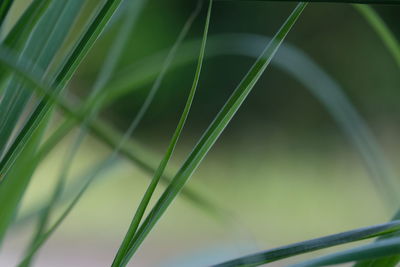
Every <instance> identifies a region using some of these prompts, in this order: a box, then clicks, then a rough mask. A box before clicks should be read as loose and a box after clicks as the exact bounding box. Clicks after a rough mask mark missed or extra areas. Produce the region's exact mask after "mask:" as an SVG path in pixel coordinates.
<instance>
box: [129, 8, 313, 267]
mask: <svg viewBox="0 0 400 267" xmlns="http://www.w3.org/2000/svg"><path fill="white" fill-rule="evenodd" d="M306 5H307V4H306V3H300V4H298V5H297V7H296V8H295V10H294V11H293V13H292V14H291V15H290V16H289V17H288V19H287V20H286V22H285V23H284V24H283V26H282V27H281V29H280V30H279V31H278V33H277V34H276V35H275V37H274V38H273V39H272V41H271V42H270V44H269V45H268V46H267V47H266V48H265V50H264V51H263V53H262V54H261V56H260V57H259V58H258V60H257V61H256V62H255V63H254V65H253V66H252V68H251V69H250V71H249V72H248V74H247V75H246V76H245V77H244V79H243V80H242V82H241V83H240V84H239V86H238V87H237V88H236V90H235V91H234V92H233V94H232V95H231V97H230V98H229V99H228V101H227V102H226V104H225V105H224V107H223V108H222V109H221V111H220V112H219V114H218V115H217V117H216V118H215V119H214V121H213V122H212V123H211V125H210V127H209V128H208V129H207V131H206V132H205V133H204V135H203V137H202V138H201V139H200V141H199V143H198V144H197V145H196V146H195V148H194V150H193V151H192V153H191V154H190V155H189V157H188V158H187V160H186V161H185V163H184V164H183V166H182V167H181V169H180V170H179V171H178V173H177V174H176V176H175V177H174V179H173V180H172V182H171V184H170V185H169V186H168V187H167V189H166V190H165V191H164V193H163V194H162V196H161V197H160V199H159V200H158V201H157V203H156V204H155V206H154V208H153V209H152V211H151V212H150V213H149V215H148V216H147V218H146V219H145V221H144V222H143V224H142V225H141V226H140V228H139V229H138V231H137V233H136V235H135V237H134V239H133V241H132V245H131V247H130V249H129V252H128V254H127V256H126V257H125V258H124V261H123V262H122V266H125V265H126V264H127V263H128V261H129V260H130V258H131V257H132V255H133V254H134V253H135V251H136V250H137V249H138V247H139V245H140V244H141V243H142V242H143V240H144V239H145V237H146V236H147V235H148V233H149V232H150V231H151V229H152V228H153V227H154V225H155V224H156V223H157V221H158V220H159V219H160V217H161V216H162V215H163V214H164V212H165V211H166V209H167V208H168V206H169V205H170V204H171V203H172V201H173V200H174V199H175V197H176V196H177V195H178V193H179V192H180V190H181V189H182V188H183V186H184V185H185V183H186V182H187V180H188V179H189V178H190V176H191V175H192V174H193V172H194V171H195V169H196V168H197V167H198V165H199V164H200V162H201V161H202V160H203V158H204V157H205V155H206V154H207V152H208V151H209V150H210V149H211V147H212V146H213V144H214V143H215V142H216V140H217V139H218V137H219V136H220V134H221V133H222V132H223V130H224V129H225V127H226V126H227V125H228V123H229V121H230V120H231V119H232V118H233V116H234V115H235V113H236V111H237V110H238V109H239V107H240V106H241V104H242V103H243V101H244V100H245V99H246V96H247V95H248V94H249V93H250V91H251V90H252V89H253V87H254V85H255V84H256V82H257V81H258V79H259V78H260V76H261V75H262V73H263V72H264V70H265V69H266V68H267V66H268V65H269V63H270V62H271V59H272V58H273V56H274V55H275V53H276V52H277V50H278V48H279V47H280V45H281V43H282V42H283V40H284V38H285V37H286V35H287V34H288V32H289V31H290V29H291V28H292V26H293V25H294V24H295V22H296V21H297V19H298V17H299V16H300V14H301V13H302V11H303V9H304V8H305V7H306Z"/></svg>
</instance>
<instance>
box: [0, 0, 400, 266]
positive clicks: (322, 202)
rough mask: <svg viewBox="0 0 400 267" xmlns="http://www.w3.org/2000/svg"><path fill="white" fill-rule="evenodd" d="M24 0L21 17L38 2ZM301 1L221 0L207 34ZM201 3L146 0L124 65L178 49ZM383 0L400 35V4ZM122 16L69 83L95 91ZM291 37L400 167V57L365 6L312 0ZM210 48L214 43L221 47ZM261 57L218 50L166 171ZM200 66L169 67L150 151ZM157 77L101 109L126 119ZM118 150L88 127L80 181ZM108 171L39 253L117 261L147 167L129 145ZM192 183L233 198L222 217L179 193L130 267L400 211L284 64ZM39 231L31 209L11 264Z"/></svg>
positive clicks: (219, 198) (209, 254)
mask: <svg viewBox="0 0 400 267" xmlns="http://www.w3.org/2000/svg"><path fill="white" fill-rule="evenodd" d="M19 2H20V4H19V6H17V7H15V10H14V13H15V17H17V16H18V14H20V12H21V11H22V10H23V8H24V7H25V6H26V4H27V3H28V1H19ZM95 4H96V1H94V0H90V1H88V10H90V8H89V7H90V6H91V5H95ZM294 5H295V4H294V3H279V2H262V1H216V2H215V3H214V8H213V11H212V19H211V24H210V31H209V34H210V36H220V35H221V34H226V33H238V34H253V35H257V36H267V37H271V36H273V35H274V33H275V32H276V31H277V30H278V28H279V27H280V25H281V24H282V23H283V22H284V20H285V18H286V17H287V16H288V14H289V13H290V11H291V10H292V9H293V7H294ZM194 6H195V1H185V0H170V1H155V0H148V1H146V4H145V5H144V8H143V10H142V11H141V13H140V16H139V18H138V21H137V24H136V26H135V29H134V31H133V32H132V33H131V36H130V42H129V45H128V46H127V49H126V51H125V53H124V56H123V58H122V60H121V62H120V67H119V70H121V72H123V71H124V70H130V69H129V68H130V66H132V65H134V64H136V65H135V66H136V70H140V68H141V66H142V65H141V64H142V63H141V62H145V60H146V58H148V57H150V56H152V55H154V54H156V53H158V52H160V51H164V50H165V49H168V48H170V47H171V45H172V44H173V43H174V41H175V39H176V38H177V35H178V34H179V32H180V30H181V29H182V27H183V24H184V23H185V20H186V19H187V17H188V16H189V15H190V13H191V12H192V10H193V9H194ZM374 8H375V9H376V10H377V11H378V12H379V14H381V15H382V17H383V18H384V20H385V22H386V23H387V24H388V26H389V27H390V29H391V30H392V31H393V32H394V33H395V35H396V36H397V37H399V38H400V27H399V25H400V8H399V7H393V6H379V7H374ZM87 12H89V11H87ZM204 19H205V10H203V12H202V13H201V14H200V16H199V17H198V18H197V19H196V22H195V24H194V26H193V27H192V29H191V30H190V34H189V36H188V38H187V41H190V40H195V39H199V38H200V37H201V34H202V30H203V26H204ZM9 23H10V24H11V23H12V20H10V21H9ZM78 26H79V24H78V25H77V27H78ZM118 26H119V21H118V20H116V21H115V23H114V24H113V25H112V26H110V27H109V29H108V30H107V31H106V33H105V34H104V36H103V37H102V38H101V39H100V40H99V41H98V42H97V43H96V45H95V47H94V48H93V50H92V51H91V52H90V54H89V55H88V57H87V59H86V60H85V62H84V64H82V66H81V67H80V69H79V72H78V74H77V75H76V77H75V78H74V80H73V81H72V82H71V86H70V90H71V94H73V95H76V96H78V97H81V98H83V97H86V95H87V94H88V93H89V92H90V90H89V89H90V88H91V86H92V85H93V82H94V80H95V78H96V75H97V74H98V71H99V66H101V64H102V62H103V60H104V57H105V55H106V53H107V51H108V49H109V47H110V45H111V43H112V42H113V40H114V39H113V38H114V36H115V33H116V29H117V27H118ZM285 43H286V44H291V45H294V46H295V47H297V48H298V49H300V50H301V51H303V52H304V53H305V54H307V55H308V56H309V57H310V58H312V59H313V60H314V61H315V62H316V63H317V64H318V65H319V66H320V67H321V68H322V69H323V70H324V71H326V72H327V73H328V74H329V75H330V76H331V77H332V78H333V79H334V80H335V81H336V82H337V83H338V84H340V85H341V87H342V88H343V90H344V93H345V94H346V95H347V96H348V98H349V99H350V100H351V102H352V103H353V104H354V106H355V107H356V108H357V110H358V112H359V113H360V114H361V115H362V116H363V118H364V119H365V120H366V122H367V124H368V126H369V127H370V128H371V129H372V132H373V133H374V135H375V137H376V139H377V140H378V143H379V144H380V145H381V146H382V148H383V151H384V153H385V156H386V158H387V164H388V165H390V166H391V167H392V168H393V170H394V173H395V175H396V178H398V174H399V173H400V167H399V166H400V160H399V159H400V154H399V151H400V143H399V141H398V136H399V135H398V133H399V131H400V128H399V123H400V116H399V114H400V105H399V97H400V90H399V89H400V75H399V67H398V66H397V65H396V62H395V61H394V60H393V58H392V57H391V55H390V53H389V52H388V50H387V49H386V47H385V46H384V44H383V43H382V41H381V39H380V38H379V37H378V36H377V34H376V33H375V32H374V31H373V29H372V28H371V27H370V26H369V25H368V23H367V22H366V21H365V19H364V18H362V17H361V16H360V14H359V13H358V12H357V11H356V10H355V9H354V8H353V7H352V6H351V5H347V4H325V3H321V4H310V5H309V6H308V7H307V8H306V10H305V12H304V13H303V14H302V16H301V18H300V19H299V21H298V23H297V24H296V25H295V27H294V28H293V30H292V31H291V32H290V34H289V36H288V37H287V39H286V42H285ZM210 49H211V48H210ZM210 49H207V51H206V53H207V54H208V53H210V54H212V52H213V51H211V50H210ZM252 62H254V58H249V57H245V56H238V55H236V56H235V55H220V56H213V57H207V59H206V60H205V64H204V66H203V72H202V75H201V79H200V83H199V88H198V93H197V96H196V98H195V103H194V106H193V109H192V111H191V114H190V117H189V120H188V123H187V127H186V128H185V131H184V135H183V138H182V139H181V141H180V143H179V146H178V149H177V151H176V153H175V154H174V158H173V160H172V162H171V164H170V166H169V168H168V173H170V174H174V173H175V172H176V171H177V169H178V168H179V166H180V164H181V163H182V161H183V160H184V159H185V157H186V156H187V154H188V153H189V152H190V151H191V148H192V147H193V145H194V144H195V143H196V142H197V140H198V139H199V137H200V136H201V134H202V133H203V131H204V130H205V129H206V128H207V126H208V125H209V123H210V122H211V121H212V119H213V117H214V116H215V115H216V113H217V112H218V110H219V109H220V108H221V107H222V105H223V103H224V101H225V100H226V99H227V98H228V97H229V95H230V93H231V92H232V91H233V90H234V88H235V86H236V85H237V84H238V83H239V82H240V80H241V79H242V77H243V76H244V75H245V74H246V72H247V70H248V69H249V68H250V66H251V64H252ZM160 64H161V63H160ZM194 71H195V62H191V63H188V64H184V65H181V66H179V67H177V68H174V69H171V70H170V71H169V72H168V74H167V76H166V78H165V80H164V82H163V83H162V86H161V88H160V91H159V92H158V93H157V95H156V98H155V100H154V102H153V104H152V105H151V107H150V110H149V112H148V113H147V115H146V116H145V117H144V119H143V121H142V123H141V124H140V127H139V128H138V129H137V131H136V132H135V133H134V137H133V138H134V139H135V140H136V141H137V142H138V143H140V145H141V146H142V147H144V148H146V149H147V150H148V151H149V152H150V155H149V156H150V157H151V158H152V159H153V161H154V162H155V164H156V163H157V162H158V160H160V159H161V156H162V154H163V152H164V151H165V149H166V145H167V143H168V140H169V138H170V137H171V135H172V133H173V130H174V128H175V126H176V123H177V120H178V119H179V115H180V112H181V111H182V108H183V106H184V103H185V98H186V97H187V93H188V91H189V89H190V86H191V83H192V79H193V75H194ZM151 82H152V81H151V80H150V81H149V82H147V83H144V84H143V85H142V86H140V88H138V89H137V90H134V91H132V92H131V93H130V94H128V95H126V96H124V97H123V98H121V99H119V100H118V101H116V102H115V103H114V104H112V105H110V106H109V107H108V108H107V109H105V110H104V111H103V112H102V114H101V116H102V117H103V118H104V119H106V120H107V121H108V122H109V123H110V124H112V125H113V126H115V127H116V128H118V129H120V130H121V131H124V130H125V129H126V128H127V126H128V125H129V123H130V121H131V120H132V119H133V118H134V116H135V115H136V113H137V111H138V109H139V108H140V106H141V104H142V103H143V101H144V99H145V97H146V95H147V93H148V91H149V89H150V87H151ZM58 119H59V120H61V119H62V116H61V115H60V116H59V117H58ZM56 123H57V121H56V122H55V124H56ZM74 134H76V133H73V134H71V135H70V136H69V137H68V138H67V139H66V140H65V142H63V144H61V145H60V146H59V147H57V148H56V149H55V151H54V152H53V153H52V154H51V155H50V156H49V157H48V159H47V160H46V162H45V163H44V164H43V165H42V166H41V168H40V170H39V171H38V172H37V173H36V174H35V178H34V180H33V183H32V184H31V186H30V188H29V195H28V196H27V197H26V199H24V205H23V207H22V210H21V214H22V215H23V214H25V212H29V211H30V210H31V209H32V207H35V206H36V205H37V204H38V203H40V201H42V200H44V199H46V197H47V196H48V192H49V189H50V188H52V185H53V184H54V181H55V180H56V178H57V174H58V173H59V170H60V163H61V162H62V161H63V160H64V159H65V155H66V152H67V148H68V146H70V144H71V141H72V140H73V137H74ZM109 153H111V151H110V150H109V149H108V148H106V147H104V146H103V145H102V144H101V143H99V142H98V141H96V140H95V139H94V138H92V137H91V136H89V137H88V138H86V141H85V143H84V145H83V146H82V147H81V148H80V153H79V155H78V156H77V158H76V159H75V161H74V168H73V171H72V173H71V175H70V177H69V179H70V181H71V184H72V183H73V181H76V180H77V179H79V177H81V175H82V174H83V173H84V172H85V170H86V169H87V168H90V166H92V165H93V164H95V163H96V162H98V161H99V160H100V159H101V158H102V157H104V156H106V155H107V154H109ZM101 176H102V177H100V179H98V181H97V182H96V183H95V184H93V186H92V187H91V188H90V190H89V192H88V193H87V194H86V195H85V196H84V197H83V199H82V200H81V202H80V204H79V205H78V207H77V208H76V209H75V210H74V211H73V212H72V214H71V215H70V216H69V217H68V218H67V219H66V221H65V222H64V223H63V225H62V227H61V228H60V229H59V231H57V233H56V234H55V235H54V236H53V238H51V240H50V241H49V242H48V243H47V244H46V245H45V246H44V247H43V249H42V252H41V253H40V256H39V257H38V259H37V266H108V265H109V264H110V263H111V261H112V258H113V256H114V254H115V252H116V249H117V248H118V246H119V243H120V242H121V240H122V238H123V235H124V234H125V231H126V229H127V227H128V225H129V222H130V220H131V218H132V215H133V213H134V211H135V209H136V207H137V205H138V201H139V199H140V197H141V195H142V194H143V192H144V190H145V188H146V186H147V183H148V181H149V179H148V178H149V175H148V174H147V173H144V172H143V171H142V170H141V169H140V168H138V167H136V166H134V165H132V164H131V163H129V162H128V161H127V160H125V159H123V158H121V159H120V160H118V162H117V163H116V164H115V165H113V166H112V167H110V168H108V169H107V171H105V172H104V173H102V175H101ZM188 185H189V186H190V187H191V188H193V189H194V190H195V191H196V192H198V193H199V194H201V195H202V196H205V197H207V199H208V200H209V201H210V202H211V203H215V205H217V206H218V207H220V208H222V209H223V210H224V211H225V212H226V217H225V219H224V220H221V219H220V218H215V217H213V216H210V215H209V214H207V213H205V212H204V211H202V210H200V209H199V208H198V207H196V206H195V205H193V204H191V203H190V202H189V201H187V200H185V199H184V198H178V199H177V200H176V201H175V202H174V204H173V205H172V206H171V208H170V209H169V210H168V212H167V213H166V215H165V216H164V217H163V218H162V219H161V221H160V222H159V223H158V225H157V227H156V228H155V229H154V231H153V232H152V233H151V234H150V235H149V238H148V239H147V240H146V241H145V242H144V244H143V246H142V248H141V249H140V250H139V251H138V253H137V256H136V258H134V260H133V261H132V263H131V266H204V265H209V264H211V263H217V262H219V261H221V260H225V259H229V258H232V257H235V256H240V255H243V254H246V253H249V252H255V251H258V250H261V249H268V248H272V247H275V246H279V245H284V244H287V243H292V242H296V241H301V240H304V239H309V238H314V237H318V236H321V235H327V234H331V233H335V232H338V231H344V230H349V229H352V228H358V227H362V226H367V225H371V224H376V223H383V222H385V221H387V220H389V219H390V217H391V216H392V214H393V213H394V211H395V210H394V209H393V206H389V205H387V204H386V203H385V201H384V196H382V194H381V193H380V192H379V191H378V190H376V188H375V186H374V184H373V183H372V182H371V179H370V177H369V173H368V172H367V170H366V168H365V165H364V163H363V161H362V159H361V158H360V155H359V154H358V152H357V151H356V149H355V148H354V147H353V146H352V145H351V143H350V141H349V140H348V138H347V137H346V136H345V135H344V134H343V131H342V130H341V128H340V127H339V126H338V125H337V124H336V122H335V121H334V120H333V119H332V116H331V115H330V113H329V112H328V111H327V110H326V108H325V107H324V105H323V104H321V102H320V101H318V99H316V98H315V96H314V95H313V94H312V93H310V91H309V90H308V89H307V88H305V87H304V86H303V85H301V84H300V83H299V82H298V81H296V80H295V79H294V78H293V77H291V76H290V75H288V74H287V73H286V72H283V71H282V70H281V69H279V68H277V67H276V66H274V65H271V66H270V67H269V68H268V69H267V71H266V72H265V74H264V75H263V76H262V78H261V79H260V81H259V82H258V83H257V85H256V86H255V88H254V90H253V92H252V93H251V94H250V96H249V97H248V99H247V100H246V102H245V103H244V105H243V106H242V108H241V109H240V110H239V112H238V113H237V115H236V116H235V118H234V119H233V120H232V122H231V123H230V125H229V126H228V127H227V129H226V130H225V132H224V134H223V135H222V136H221V137H220V139H219V141H218V142H217V143H216V145H215V146H214V148H213V149H212V150H211V151H210V153H209V155H208V156H207V157H206V159H205V160H204V162H203V163H202V164H201V166H200V168H199V169H198V170H197V171H196V173H195V175H194V176H193V177H192V179H191V180H190V182H189V184H188ZM161 188H162V186H161ZM160 191H161V189H160ZM31 230H32V221H30V222H28V223H24V224H21V225H20V226H18V227H15V228H14V229H13V231H12V232H11V233H10V234H9V238H8V239H7V242H6V244H5V246H4V248H3V249H2V252H1V254H0V266H12V265H13V264H14V263H15V260H16V259H18V258H19V255H20V253H21V252H22V251H23V248H24V244H25V242H26V240H28V239H29V234H30V232H31ZM328 251H329V250H328ZM324 252H327V251H326V250H325V251H322V252H318V253H316V254H320V253H324ZM312 255H314V254H312ZM309 256H310V254H309V255H306V256H300V257H296V258H293V259H290V260H288V261H283V262H278V263H277V264H275V265H273V266H283V265H285V264H287V263H288V262H293V261H297V260H299V259H302V258H306V257H309Z"/></svg>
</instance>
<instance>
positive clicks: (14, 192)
mask: <svg viewBox="0 0 400 267" xmlns="http://www.w3.org/2000/svg"><path fill="white" fill-rule="evenodd" d="M46 122H47V120H43V121H42V124H40V125H39V127H38V128H37V130H36V131H35V132H34V133H33V135H32V138H31V139H29V141H28V143H27V145H26V146H25V148H24V150H23V151H22V152H21V156H20V157H19V158H18V161H17V162H16V163H15V167H14V168H12V169H11V171H10V172H9V173H7V174H6V175H5V176H4V177H3V182H2V183H1V184H0V202H1V203H2V207H1V209H0V218H1V220H0V245H1V243H2V241H3V240H4V237H5V234H6V232H7V230H8V228H9V225H10V224H11V222H12V221H13V220H14V218H15V216H16V213H17V208H16V207H18V204H19V202H20V200H21V198H22V196H23V193H24V192H25V189H26V188H27V186H28V183H29V180H30V178H31V176H32V174H33V172H34V169H35V164H34V163H35V162H34V160H33V161H32V158H34V154H35V152H36V150H37V147H38V145H39V143H40V141H41V138H42V135H43V132H44V130H45V128H46Z"/></svg>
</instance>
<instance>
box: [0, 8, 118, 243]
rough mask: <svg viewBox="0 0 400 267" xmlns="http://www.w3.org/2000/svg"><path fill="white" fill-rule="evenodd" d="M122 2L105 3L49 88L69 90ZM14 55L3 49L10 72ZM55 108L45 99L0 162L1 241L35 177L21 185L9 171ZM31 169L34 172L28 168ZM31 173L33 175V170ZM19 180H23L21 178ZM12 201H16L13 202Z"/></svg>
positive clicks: (25, 71) (58, 90)
mask: <svg viewBox="0 0 400 267" xmlns="http://www.w3.org/2000/svg"><path fill="white" fill-rule="evenodd" d="M119 3H120V1H118V0H108V1H106V2H105V3H104V5H103V7H102V9H101V10H100V11H99V13H98V14H97V16H96V17H95V19H94V20H93V21H92V23H91V24H90V25H89V27H88V29H87V30H86V32H85V33H84V34H83V36H82V38H81V39H80V41H79V42H78V44H77V46H76V47H75V48H74V49H73V51H72V53H71V54H70V55H69V57H68V59H67V60H66V62H65V64H64V65H63V67H62V68H61V70H60V72H59V73H58V75H57V76H56V77H55V79H54V81H53V82H52V84H51V86H49V88H55V93H59V92H60V91H61V90H62V89H63V88H64V87H65V85H66V83H67V82H68V81H69V79H70V78H71V76H72V74H73V73H74V71H75V70H76V68H77V67H78V65H79V63H80V62H81V61H82V59H83V57H84V56H85V54H86V53H87V52H88V50H89V49H90V47H91V46H92V45H93V43H94V42H95V40H96V39H97V37H98V36H99V35H100V33H101V31H102V30H103V28H104V26H105V25H106V23H107V21H108V20H109V19H110V17H111V15H112V14H113V12H114V11H115V9H116V8H117V7H118V5H119ZM13 55H14V53H13V52H12V51H11V50H9V49H7V48H6V47H3V49H2V53H1V57H2V59H3V60H2V63H3V65H4V66H3V67H6V68H8V69H9V70H10V69H12V67H11V66H13V65H15V64H17V65H18V64H20V59H19V57H17V56H13ZM17 59H18V60H17ZM20 65H22V64H20ZM33 66H34V65H33V64H28V65H26V66H24V67H23V68H22V69H23V71H22V72H19V75H22V76H24V77H26V76H29V75H27V73H29V71H30V70H31V69H33V68H34V67H33ZM13 71H15V69H13ZM43 77H44V75H41V76H39V78H37V79H36V80H38V81H40V80H41V79H42V78H43ZM33 85H34V86H36V84H35V83H33ZM51 108H52V103H50V102H48V101H47V98H43V99H42V100H41V102H40V103H39V105H38V106H37V108H36V109H35V111H34V112H33V114H32V115H31V117H30V118H29V119H28V121H27V123H26V124H25V125H24V127H23V128H22V130H21V131H20V132H19V134H18V136H17V138H16V139H15V140H14V142H13V143H12V145H11V146H10V149H9V150H8V151H7V153H6V154H5V156H4V157H3V158H2V160H1V162H0V173H1V174H2V176H3V178H2V182H1V186H2V194H3V196H2V197H4V198H5V201H2V203H7V204H6V206H7V208H4V209H2V212H3V214H2V216H1V218H2V225H1V227H0V228H1V229H0V240H2V239H3V238H4V234H5V232H6V230H7V228H8V225H9V224H10V222H11V219H12V218H13V216H14V214H15V212H16V210H17V207H18V204H19V202H20V199H21V197H22V194H23V193H22V192H24V190H25V188H26V186H27V184H28V182H29V177H30V176H31V173H30V172H29V173H26V174H24V176H23V177H24V178H25V179H22V180H21V181H20V182H18V183H17V181H14V180H19V179H9V178H10V176H9V172H10V173H11V174H12V173H14V170H13V169H14V168H15V166H16V165H15V164H18V162H19V161H20V159H19V155H20V154H21V153H23V152H24V151H25V149H27V150H28V151H30V150H31V149H28V148H25V147H26V145H27V144H28V143H30V142H31V141H30V140H31V137H32V136H33V135H34V133H35V132H36V129H37V128H38V127H39V125H40V124H41V123H42V122H43V121H44V120H45V118H46V116H47V115H48V113H49V111H50V110H51ZM32 140H34V139H32ZM32 158H33V157H32ZM17 159H18V160H17ZM33 163H35V164H37V159H34V158H33V160H31V162H30V163H29V165H31V164H33ZM33 166H34V165H33ZM27 170H30V169H29V168H27ZM31 171H32V172H33V170H31ZM13 176H14V175H13ZM17 177H19V175H18V176H17ZM7 180H9V181H7ZM16 183H17V184H16ZM7 187H14V189H15V190H8V189H7ZM7 199H10V201H8V200H7ZM11 199H12V200H13V201H11ZM3 218H4V220H3Z"/></svg>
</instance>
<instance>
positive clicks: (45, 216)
mask: <svg viewBox="0 0 400 267" xmlns="http://www.w3.org/2000/svg"><path fill="white" fill-rule="evenodd" d="M142 2H144V1H140V2H132V3H130V6H129V7H128V8H127V9H125V10H124V12H125V16H124V22H123V25H122V26H121V28H120V30H119V32H118V34H117V37H116V40H115V42H114V43H113V45H112V47H111V49H110V50H109V53H108V56H107V58H106V60H105V62H104V64H103V67H102V68H101V70H100V73H99V76H98V78H97V80H96V82H95V85H94V86H93V89H92V92H91V94H90V96H89V99H91V98H94V97H95V96H96V95H97V94H99V93H100V92H101V90H102V89H104V85H105V84H106V83H107V82H108V80H109V78H110V77H111V76H112V75H113V73H114V71H115V68H116V66H117V63H118V61H119V58H120V57H121V55H122V53H123V51H124V49H125V46H126V44H127V41H128V38H129V35H130V33H131V32H132V29H133V27H134V24H135V22H136V18H137V16H138V14H139V10H140V8H141V6H142ZM71 3H74V2H71ZM75 3H83V2H80V1H79V2H75ZM97 112H98V109H97V108H94V109H92V111H91V112H90V113H88V114H87V116H86V118H85V121H83V122H82V128H81V130H80V132H79V133H78V134H77V136H76V138H75V140H74V141H73V144H72V146H71V148H70V149H69V151H68V152H67V155H66V157H65V160H64V162H63V164H62V168H61V171H60V175H59V177H58V180H57V184H56V186H55V187H54V190H53V193H52V194H51V197H50V199H49V201H48V204H47V205H46V207H45V209H44V210H43V212H42V213H41V214H40V217H39V224H38V227H37V229H36V232H35V234H34V236H33V238H32V241H31V243H30V246H29V247H28V249H27V251H28V254H27V255H25V260H24V261H23V263H21V264H20V266H21V267H28V266H30V265H31V262H32V258H33V256H34V253H32V252H31V251H33V250H34V251H35V252H37V251H38V250H39V248H40V246H37V245H36V244H37V243H39V240H40V239H41V236H42V235H43V234H44V232H45V229H46V227H47V224H48V220H49V217H50V214H51V213H52V212H53V211H54V207H55V205H56V203H57V201H58V200H59V198H60V196H61V194H62V193H63V191H64V186H65V181H66V178H67V176H68V174H69V171H70V168H71V166H72V162H73V159H74V158H75V156H76V154H77V152H78V149H79V147H80V145H81V143H82V142H83V139H84V137H85V136H86V132H87V129H86V128H87V127H86V126H87V122H88V121H90V120H92V119H93V117H95V116H96V115H97ZM86 188H87V187H86ZM82 194H83V193H82ZM73 202H74V201H73ZM60 223H61V222H60ZM43 243H44V242H42V244H43ZM33 248H35V249H33Z"/></svg>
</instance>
